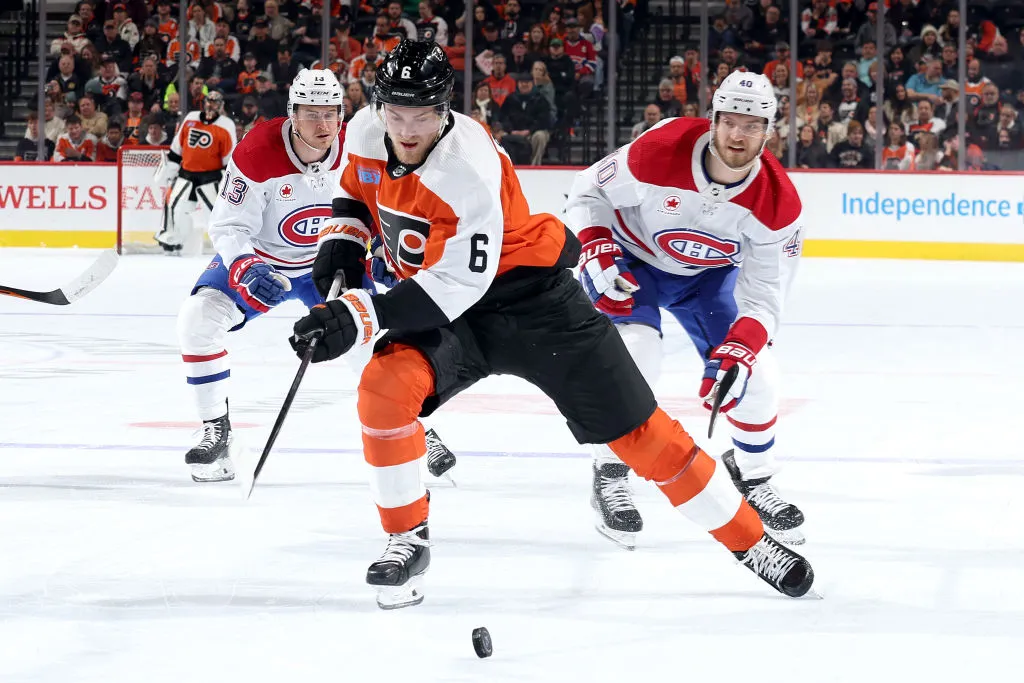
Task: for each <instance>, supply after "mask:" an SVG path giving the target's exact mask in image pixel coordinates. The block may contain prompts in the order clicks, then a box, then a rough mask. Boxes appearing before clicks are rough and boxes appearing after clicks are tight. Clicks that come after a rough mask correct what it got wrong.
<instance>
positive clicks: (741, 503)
mask: <svg viewBox="0 0 1024 683" xmlns="http://www.w3.org/2000/svg"><path fill="white" fill-rule="evenodd" d="M608 445H609V447H610V448H611V449H612V451H614V452H615V454H616V455H618V456H619V458H621V459H622V461H623V462H624V463H626V464H627V465H629V466H630V467H631V468H632V469H633V471H634V472H636V473H637V474H638V475H639V476H641V477H643V478H644V479H648V480H650V481H653V482H654V483H655V484H656V485H657V486H658V488H660V489H661V492H662V493H664V494H665V496H666V497H667V498H668V499H669V502H671V503H672V505H673V506H674V507H675V508H676V509H677V510H679V511H680V512H681V513H683V514H684V515H685V516H686V517H688V518H689V519H691V520H692V521H693V522H695V523H696V524H698V525H699V526H700V527H701V528H703V529H706V530H707V531H708V532H709V533H710V534H711V535H712V536H714V537H715V539H716V540H718V541H719V542H720V543H721V544H722V545H724V546H725V547H726V548H728V549H729V550H730V551H734V552H735V551H745V550H749V549H750V548H751V547H753V545H754V544H755V543H757V542H758V541H759V540H761V537H762V536H763V535H764V526H763V525H762V524H761V519H760V518H759V517H758V516H757V513H756V512H755V511H754V509H753V508H751V507H750V505H749V504H748V503H747V501H745V500H744V499H743V496H742V495H740V493H739V491H737V490H736V487H735V486H734V485H733V483H732V479H731V478H730V477H729V472H728V471H727V470H726V469H725V467H724V466H719V465H718V463H716V462H715V461H714V460H713V459H712V458H711V457H710V456H709V455H708V454H707V453H705V452H704V451H702V450H701V449H700V448H698V447H697V445H696V444H695V443H694V442H693V439H692V438H691V437H690V435H689V434H687V433H686V431H685V430H684V429H683V428H682V426H680V424H679V423H678V422H676V421H675V420H673V419H671V418H670V417H669V416H668V415H667V414H666V413H665V412H664V411H663V410H661V408H657V409H655V411H654V414H653V415H651V417H650V418H649V419H648V420H647V422H645V423H644V424H643V425H641V426H640V427H638V428H637V429H635V430H633V431H632V432H630V433H629V434H627V435H626V436H623V437H621V438H619V439H616V440H615V441H613V442H611V443H610V444H608Z"/></svg>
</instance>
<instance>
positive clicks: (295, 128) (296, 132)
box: [292, 120, 326, 154]
mask: <svg viewBox="0 0 1024 683" xmlns="http://www.w3.org/2000/svg"><path fill="white" fill-rule="evenodd" d="M292 135H294V136H295V137H297V138H298V139H299V142H301V143H302V144H304V145H305V146H306V147H308V148H309V149H310V150H312V151H314V152H316V153H317V154H326V150H322V149H319V148H317V147H314V146H313V145H311V144H309V143H308V142H306V140H305V138H303V137H302V133H300V132H299V127H298V126H296V125H295V121H294V120H292Z"/></svg>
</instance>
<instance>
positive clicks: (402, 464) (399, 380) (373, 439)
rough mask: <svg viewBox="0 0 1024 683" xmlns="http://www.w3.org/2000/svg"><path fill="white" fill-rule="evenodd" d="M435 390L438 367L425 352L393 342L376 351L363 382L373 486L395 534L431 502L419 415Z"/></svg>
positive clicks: (421, 517)
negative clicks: (427, 487) (422, 472)
mask: <svg viewBox="0 0 1024 683" xmlns="http://www.w3.org/2000/svg"><path fill="white" fill-rule="evenodd" d="M433 391H434V372H433V369H432V368H431V367H430V363H429V362H428V361H427V359H426V357H424V356H423V354H422V353H420V352H419V351H417V350H416V349H414V348H413V347H411V346H405V345H403V344H392V345H390V346H388V347H386V348H385V349H384V350H382V351H380V352H378V353H376V354H374V355H373V357H372V358H371V359H370V362H369V364H367V366H366V368H365V369H364V370H363V374H362V378H361V379H360V382H359V402H358V408H359V420H360V422H361V424H362V427H363V453H364V455H365V457H366V462H367V463H368V464H369V465H370V491H371V492H372V494H373V500H374V502H375V503H376V504H377V509H378V511H379V512H380V521H381V526H383V527H384V531H386V532H387V533H389V534H396V533H402V532H404V531H409V530H410V529H413V528H414V527H416V526H417V525H418V524H420V523H422V522H423V521H425V520H426V519H427V514H428V512H429V506H428V503H427V490H426V487H425V486H424V484H423V480H422V474H421V467H422V462H423V459H424V458H425V457H426V454H427V444H426V439H425V436H424V431H423V425H422V424H421V423H420V422H419V420H418V419H417V416H418V415H419V413H420V409H421V407H422V405H423V401H424V399H426V398H427V396H429V395H430V394H432V393H433Z"/></svg>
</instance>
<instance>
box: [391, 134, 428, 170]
mask: <svg viewBox="0 0 1024 683" xmlns="http://www.w3.org/2000/svg"><path fill="white" fill-rule="evenodd" d="M391 142H392V145H391V146H392V148H393V149H394V150H395V156H396V157H398V160H399V161H400V162H402V163H403V164H405V165H406V166H416V165H417V164H422V163H423V160H424V159H425V158H426V156H427V150H429V149H430V143H428V142H427V141H426V140H417V141H416V148H415V149H411V150H410V149H406V148H405V147H403V146H402V143H401V142H400V141H398V140H392V141H391Z"/></svg>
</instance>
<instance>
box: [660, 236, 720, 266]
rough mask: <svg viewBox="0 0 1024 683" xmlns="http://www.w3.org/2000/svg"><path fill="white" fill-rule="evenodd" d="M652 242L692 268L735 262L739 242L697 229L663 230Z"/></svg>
mask: <svg viewBox="0 0 1024 683" xmlns="http://www.w3.org/2000/svg"><path fill="white" fill-rule="evenodd" d="M654 243H655V244H657V245H658V246H659V247H661V250H662V251H664V252H665V253H666V254H668V255H669V256H671V257H672V258H674V259H675V260H676V261H679V262H680V263H682V264H685V265H687V266H690V267H693V268H717V267H720V266H730V265H733V264H734V263H736V262H737V261H736V259H735V256H736V255H737V254H739V253H740V243H739V242H733V241H732V240H723V239H720V238H718V237H715V236H713V235H709V234H707V233H706V232H700V231H697V230H682V229H674V230H663V231H661V232H659V233H657V234H656V235H654Z"/></svg>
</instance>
